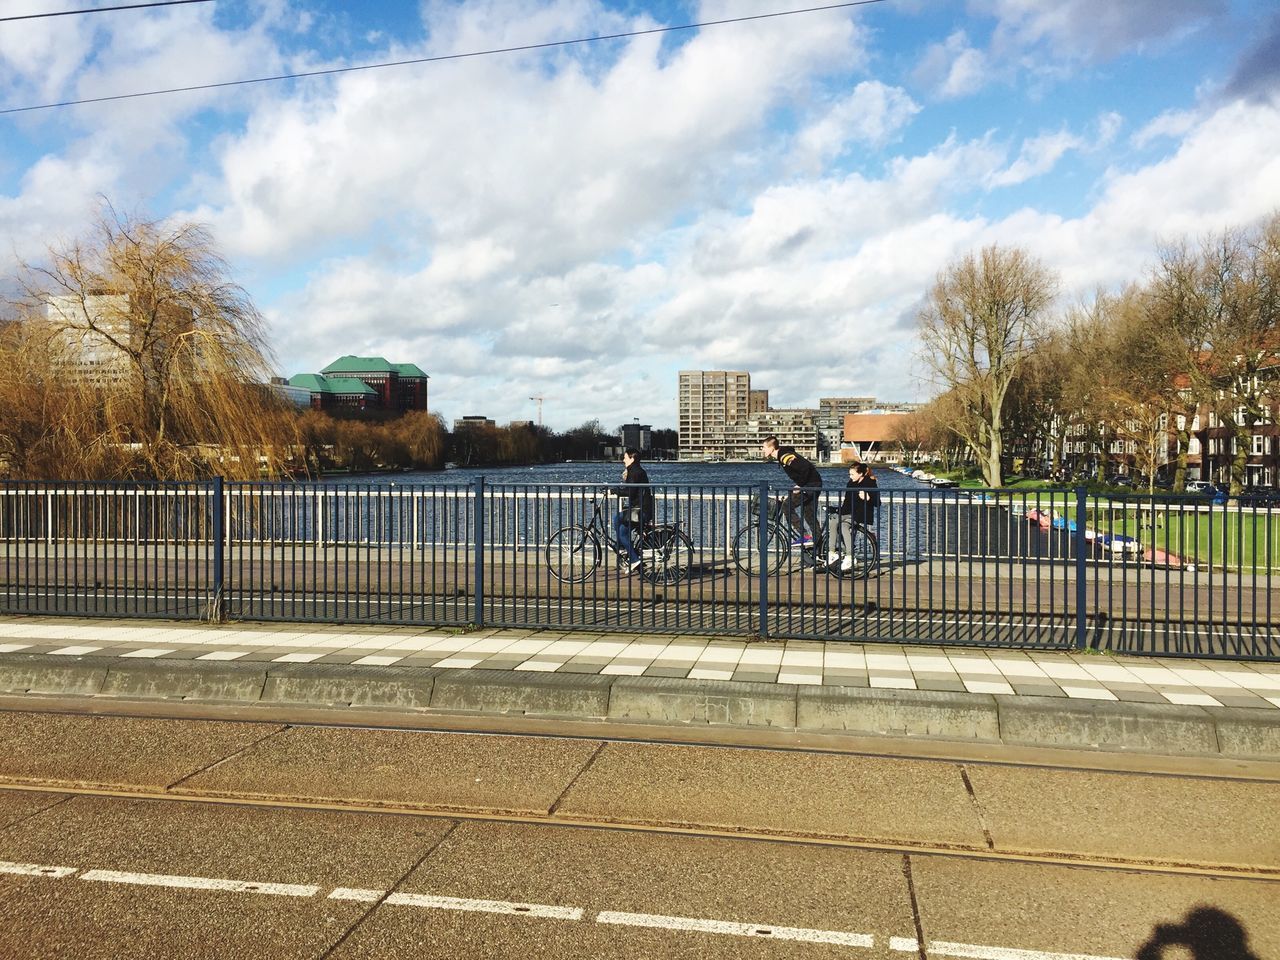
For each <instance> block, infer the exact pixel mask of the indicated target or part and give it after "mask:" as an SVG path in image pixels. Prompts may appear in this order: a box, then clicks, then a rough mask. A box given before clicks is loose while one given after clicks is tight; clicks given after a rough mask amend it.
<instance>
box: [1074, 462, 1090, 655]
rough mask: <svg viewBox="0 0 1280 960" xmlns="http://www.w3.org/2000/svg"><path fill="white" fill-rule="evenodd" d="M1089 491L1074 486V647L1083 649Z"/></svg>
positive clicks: (1087, 639) (1084, 641) (1087, 636)
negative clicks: (1086, 512)
mask: <svg viewBox="0 0 1280 960" xmlns="http://www.w3.org/2000/svg"><path fill="white" fill-rule="evenodd" d="M1088 503H1089V491H1088V489H1087V488H1085V487H1084V486H1079V487H1076V537H1075V541H1076V649H1077V650H1084V649H1086V648H1087V647H1088V645H1089V635H1088V624H1087V618H1086V617H1085V597H1086V595H1087V593H1088V590H1087V587H1088V582H1087V578H1088V574H1087V572H1086V569H1085V562H1084V561H1085V551H1086V550H1087V549H1088V543H1089V541H1088V540H1087V539H1086V538H1085V532H1086V526H1087V524H1086V519H1087V518H1086V516H1085V511H1086V509H1087V508H1088Z"/></svg>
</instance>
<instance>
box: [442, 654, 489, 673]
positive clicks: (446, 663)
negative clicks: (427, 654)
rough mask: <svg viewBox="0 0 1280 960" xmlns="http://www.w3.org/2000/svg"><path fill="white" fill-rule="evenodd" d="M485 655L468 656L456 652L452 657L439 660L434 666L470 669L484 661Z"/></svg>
mask: <svg viewBox="0 0 1280 960" xmlns="http://www.w3.org/2000/svg"><path fill="white" fill-rule="evenodd" d="M483 662H484V657H467V656H462V655H461V654H455V655H454V656H451V657H445V658H444V659H443V660H437V661H436V662H435V663H434V664H433V666H436V667H446V668H448V669H452V670H469V669H470V668H471V667H474V666H475V665H476V664H478V663H483Z"/></svg>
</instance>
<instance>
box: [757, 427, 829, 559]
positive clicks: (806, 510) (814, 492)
mask: <svg viewBox="0 0 1280 960" xmlns="http://www.w3.org/2000/svg"><path fill="white" fill-rule="evenodd" d="M760 451H761V452H762V453H763V454H764V458H765V459H766V460H777V461H778V463H779V464H780V465H781V466H782V469H783V470H784V471H786V474H787V476H788V477H790V478H791V482H792V483H793V484H795V486H793V487H792V488H791V492H790V493H789V494H788V495H787V515H788V516H789V517H790V518H791V529H792V531H793V532H794V533H795V539H794V540H793V541H792V543H791V545H792V546H802V547H805V548H806V549H808V548H813V549H814V550H818V551H821V550H822V531H821V530H820V529H819V527H818V491H819V490H821V489H822V475H821V474H819V473H818V468H817V467H815V466H814V465H813V464H812V463H810V462H809V461H808V460H806V459H805V458H804V457H802V456H800V454H798V453H796V448H795V447H782V446H779V445H778V438H777V437H774V436H769V437H765V438H764V442H763V443H761V444H760ZM801 514H803V519H802V518H801ZM806 524H807V525H808V527H809V533H808V534H806V533H805V532H804V528H805V525H806Z"/></svg>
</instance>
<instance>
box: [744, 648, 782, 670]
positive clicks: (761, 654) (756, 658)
mask: <svg viewBox="0 0 1280 960" xmlns="http://www.w3.org/2000/svg"><path fill="white" fill-rule="evenodd" d="M784 652H785V651H784V650H783V649H782V648H781V647H774V648H772V649H771V648H769V647H747V649H745V650H743V651H742V657H741V658H740V659H739V660H738V662H739V663H742V664H748V663H749V664H751V665H752V666H777V665H778V664H780V663H781V662H782V654H783V653H784Z"/></svg>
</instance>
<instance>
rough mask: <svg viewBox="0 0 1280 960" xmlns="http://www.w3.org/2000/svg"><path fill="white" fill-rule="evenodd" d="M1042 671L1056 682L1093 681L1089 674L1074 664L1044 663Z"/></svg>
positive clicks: (1041, 665) (1041, 664)
mask: <svg viewBox="0 0 1280 960" xmlns="http://www.w3.org/2000/svg"><path fill="white" fill-rule="evenodd" d="M1040 669H1041V670H1043V671H1044V672H1045V673H1046V674H1047V675H1048V676H1050V677H1052V678H1053V679H1054V680H1092V679H1093V677H1091V676H1089V672H1088V671H1087V670H1085V669H1083V668H1082V667H1080V666H1078V665H1077V664H1074V663H1050V662H1048V661H1042V662H1041V663H1040Z"/></svg>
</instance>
